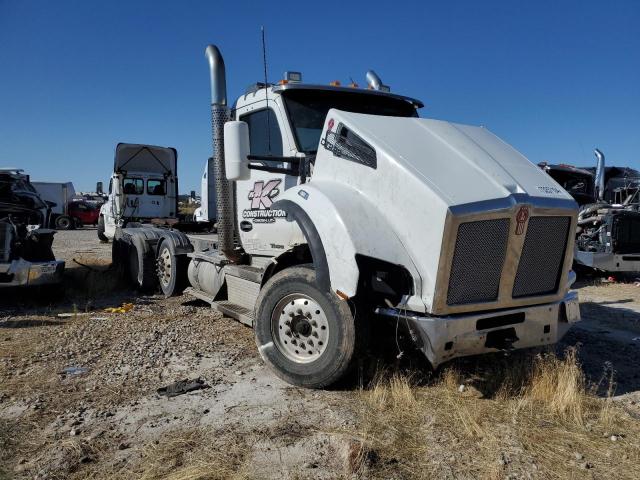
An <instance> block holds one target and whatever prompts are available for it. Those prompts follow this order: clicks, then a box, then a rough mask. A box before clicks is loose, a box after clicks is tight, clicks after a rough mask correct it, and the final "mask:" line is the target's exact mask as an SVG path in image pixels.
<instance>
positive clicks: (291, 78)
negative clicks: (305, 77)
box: [284, 72, 302, 83]
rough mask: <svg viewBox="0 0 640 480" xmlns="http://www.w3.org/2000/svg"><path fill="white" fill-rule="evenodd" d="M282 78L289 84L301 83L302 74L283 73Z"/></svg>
mask: <svg viewBox="0 0 640 480" xmlns="http://www.w3.org/2000/svg"><path fill="white" fill-rule="evenodd" d="M284 78H285V80H287V81H288V82H289V83H300V82H302V73H301V72H284Z"/></svg>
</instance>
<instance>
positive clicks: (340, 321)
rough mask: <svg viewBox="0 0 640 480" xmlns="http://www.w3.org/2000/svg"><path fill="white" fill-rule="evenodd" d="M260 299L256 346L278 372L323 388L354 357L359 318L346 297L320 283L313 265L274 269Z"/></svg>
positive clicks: (304, 384) (347, 367)
mask: <svg viewBox="0 0 640 480" xmlns="http://www.w3.org/2000/svg"><path fill="white" fill-rule="evenodd" d="M257 305H258V307H257V310H256V318H255V336H256V343H257V345H258V350H259V352H260V355H261V356H262V358H263V360H264V361H265V362H266V363H267V365H269V366H270V367H271V368H272V370H273V371H274V372H275V373H276V375H278V376H279V377H280V378H282V379H283V380H285V381H287V382H289V383H291V384H294V385H299V386H302V387H308V388H323V387H326V386H329V385H331V384H332V383H335V382H337V381H338V380H340V379H341V378H342V377H343V376H344V375H345V374H346V373H348V371H349V370H350V367H351V366H352V364H353V361H354V359H355V350H356V348H355V347H356V326H355V319H354V318H353V315H352V314H351V310H350V308H349V305H348V304H347V302H345V301H343V300H341V299H339V298H338V297H337V296H336V295H335V294H334V293H333V292H331V291H325V290H323V289H322V288H320V287H319V286H318V285H317V284H316V275H315V271H314V270H313V269H312V268H311V267H307V266H303V267H292V268H288V269H285V270H283V271H281V272H278V273H277V274H275V275H274V276H273V277H272V278H271V279H270V280H269V281H268V282H267V283H266V285H265V286H264V287H263V289H262V291H261V293H260V295H259V297H258V300H257Z"/></svg>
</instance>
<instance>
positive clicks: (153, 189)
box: [147, 180, 165, 195]
mask: <svg viewBox="0 0 640 480" xmlns="http://www.w3.org/2000/svg"><path fill="white" fill-rule="evenodd" d="M147 193H148V194H149V195H164V194H165V188H164V180H147Z"/></svg>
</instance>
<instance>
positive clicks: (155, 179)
mask: <svg viewBox="0 0 640 480" xmlns="http://www.w3.org/2000/svg"><path fill="white" fill-rule="evenodd" d="M177 166H178V153H177V152H176V150H175V148H170V147H157V146H154V145H139V144H132V143H119V144H118V145H117V146H116V152H115V159H114V165H113V174H112V175H111V180H110V181H109V197H108V198H107V201H106V202H105V203H104V204H103V205H102V206H101V207H100V216H99V217H98V238H99V239H100V240H102V241H103V242H107V241H109V240H111V239H113V236H114V234H115V231H116V228H117V227H123V226H125V225H127V224H128V223H131V222H140V221H149V220H153V219H160V220H168V221H173V220H176V219H177V218H178V173H177V172H178V171H177Z"/></svg>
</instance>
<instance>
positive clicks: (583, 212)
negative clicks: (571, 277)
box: [540, 149, 640, 273]
mask: <svg viewBox="0 0 640 480" xmlns="http://www.w3.org/2000/svg"><path fill="white" fill-rule="evenodd" d="M594 153H595V156H596V159H597V166H596V167H595V168H594V167H590V168H589V167H588V168H575V167H572V166H569V165H547V164H540V167H541V168H542V169H543V170H545V171H546V172H547V173H548V174H549V175H551V177H553V179H554V180H556V182H558V183H559V184H560V186H562V187H563V188H565V190H567V191H568V192H569V193H570V194H571V195H572V196H573V197H574V198H575V200H576V202H578V204H579V205H580V213H579V215H578V228H577V230H576V246H575V249H574V258H575V262H576V264H577V265H579V266H581V267H586V268H589V269H593V270H599V271H603V272H620V273H635V272H640V211H639V207H640V198H639V197H640V195H639V192H640V173H638V172H637V171H635V170H633V169H631V168H626V167H605V156H604V154H603V153H602V152H601V151H600V150H598V149H595V151H594Z"/></svg>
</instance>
